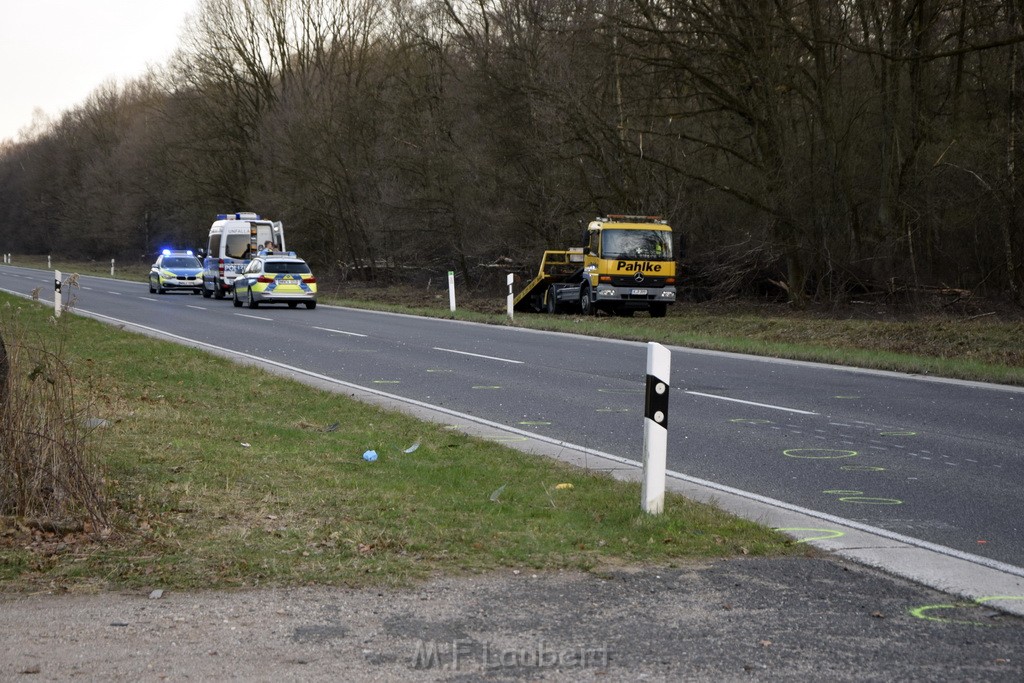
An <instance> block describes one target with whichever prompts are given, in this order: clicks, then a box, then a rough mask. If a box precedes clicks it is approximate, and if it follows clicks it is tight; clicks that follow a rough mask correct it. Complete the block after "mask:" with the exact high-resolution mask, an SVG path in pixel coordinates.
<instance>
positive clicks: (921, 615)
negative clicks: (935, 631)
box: [908, 602, 988, 626]
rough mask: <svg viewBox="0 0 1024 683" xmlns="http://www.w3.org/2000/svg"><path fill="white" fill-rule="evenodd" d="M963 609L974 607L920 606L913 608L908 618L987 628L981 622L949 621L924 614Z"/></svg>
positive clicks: (968, 605) (963, 604)
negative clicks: (940, 610)
mask: <svg viewBox="0 0 1024 683" xmlns="http://www.w3.org/2000/svg"><path fill="white" fill-rule="evenodd" d="M964 607H975V605H972V604H970V603H965V602H961V603H957V604H955V605H922V606H921V607H915V608H913V609H911V610H908V611H909V612H910V616H912V617H917V618H918V619H924V620H925V621H937V622H939V623H943V624H968V625H970V626H988V624H986V623H984V622H981V621H968V620H966V619H949V618H947V617H933V616H930V615H928V614H926V612H932V611H934V610H937V609H962V608H964Z"/></svg>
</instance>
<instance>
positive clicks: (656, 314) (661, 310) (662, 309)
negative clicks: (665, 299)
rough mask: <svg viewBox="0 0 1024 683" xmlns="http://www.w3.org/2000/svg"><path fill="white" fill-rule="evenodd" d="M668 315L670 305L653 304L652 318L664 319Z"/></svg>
mask: <svg viewBox="0 0 1024 683" xmlns="http://www.w3.org/2000/svg"><path fill="white" fill-rule="evenodd" d="M666 313H668V304H660V303H659V304H651V317H652V318H664V317H665V314H666Z"/></svg>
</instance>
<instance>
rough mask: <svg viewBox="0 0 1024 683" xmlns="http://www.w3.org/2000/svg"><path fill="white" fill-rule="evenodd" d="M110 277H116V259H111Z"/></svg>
mask: <svg viewBox="0 0 1024 683" xmlns="http://www.w3.org/2000/svg"><path fill="white" fill-rule="evenodd" d="M110 277H114V259H110Z"/></svg>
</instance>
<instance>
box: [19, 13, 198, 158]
mask: <svg viewBox="0 0 1024 683" xmlns="http://www.w3.org/2000/svg"><path fill="white" fill-rule="evenodd" d="M198 4H199V0H0V140H6V139H13V138H16V137H17V135H18V131H20V130H22V129H23V128H25V127H27V126H28V125H29V124H31V123H32V118H33V115H34V112H35V110H36V109H40V110H42V111H43V113H44V114H45V115H46V116H47V117H49V118H56V117H58V116H59V115H60V113H61V112H63V111H65V110H67V109H70V108H71V107H74V106H75V105H77V104H79V103H81V102H84V101H85V99H86V98H87V97H88V96H89V94H90V93H91V92H92V91H93V90H95V89H96V88H97V87H98V86H100V85H102V84H103V83H105V82H107V81H110V80H114V81H118V82H121V81H124V80H126V79H129V78H133V77H135V76H141V75H142V74H144V73H145V72H146V68H147V66H150V65H152V66H159V65H163V64H165V63H166V62H167V59H168V58H169V57H170V56H171V53H173V52H174V50H175V48H177V47H178V45H179V38H180V35H181V31H182V29H183V28H184V22H185V17H186V15H187V14H190V13H194V12H195V11H196V9H197V7H198Z"/></svg>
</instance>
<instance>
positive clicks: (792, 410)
mask: <svg viewBox="0 0 1024 683" xmlns="http://www.w3.org/2000/svg"><path fill="white" fill-rule="evenodd" d="M683 393H686V394H690V395H691V396H703V397H704V398H717V399H718V400H719V401H732V402H733V403H743V404H745V405H748V406H758V407H760V408H771V409H772V410H785V411H786V412H787V413H799V414H800V415H817V414H818V413H812V412H811V411H809V410H797V409H796V408H784V407H782V406H773V405H771V404H769V403H756V402H754V401H744V400H742V399H738V398H730V397H728V396H715V395H714V394H703V393H701V392H699V391H686V392H683ZM830 424H835V423H834V422H833V423H830ZM844 426H845V425H844Z"/></svg>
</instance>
